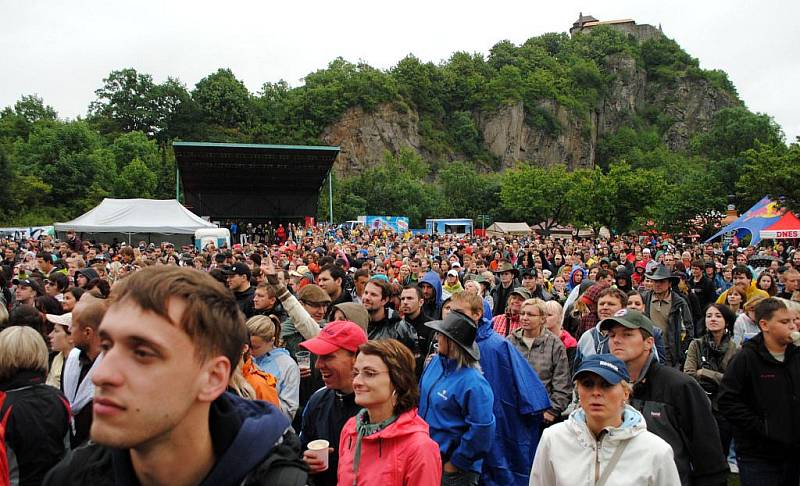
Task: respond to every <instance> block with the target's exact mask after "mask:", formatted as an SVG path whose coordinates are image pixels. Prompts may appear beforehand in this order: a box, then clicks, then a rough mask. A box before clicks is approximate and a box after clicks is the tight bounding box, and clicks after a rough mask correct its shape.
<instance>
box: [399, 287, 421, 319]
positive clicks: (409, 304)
mask: <svg viewBox="0 0 800 486" xmlns="http://www.w3.org/2000/svg"><path fill="white" fill-rule="evenodd" d="M422 303H423V300H422V299H420V298H419V296H418V295H417V291H416V290H414V289H403V292H401V293H400V313H401V314H403V315H404V316H413V315H416V313H417V312H418V311H419V309H420V307H421V306H422Z"/></svg>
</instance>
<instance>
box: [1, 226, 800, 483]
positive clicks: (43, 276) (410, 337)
mask: <svg viewBox="0 0 800 486" xmlns="http://www.w3.org/2000/svg"><path fill="white" fill-rule="evenodd" d="M250 228H252V226H250ZM279 229H283V226H280V227H279ZM287 229H288V230H286V229H284V231H282V232H280V235H279V236H278V231H277V230H276V231H275V232H274V233H272V232H269V231H267V232H262V233H263V234H264V237H263V238H262V237H260V235H258V234H257V232H256V231H255V230H253V237H252V238H251V237H248V236H246V237H244V238H238V237H237V238H235V239H234V242H235V243H234V244H233V245H231V247H227V246H223V247H222V248H217V247H216V246H215V245H208V246H206V247H205V248H195V247H194V246H192V245H184V246H178V247H176V246H175V245H174V244H172V243H169V242H163V243H161V244H158V245H155V244H146V243H145V242H141V243H139V244H138V245H129V244H126V243H118V242H113V243H102V242H95V241H89V240H88V239H81V237H80V235H78V234H76V233H74V232H68V233H66V234H65V235H64V237H63V239H61V240H54V239H51V238H49V237H44V238H43V239H40V240H27V241H13V240H3V241H2V242H0V244H1V245H2V251H3V260H2V262H0V265H2V267H1V268H0V329H1V330H2V331H0V438H2V441H3V443H4V446H5V447H4V449H2V450H0V485H5V484H24V485H28V484H53V485H60V484H93V485H94V484H215V485H217V484H281V485H283V484H286V485H295V484H296V485H305V484H311V485H317V486H327V485H336V484H342V485H344V484H353V485H370V484H381V485H382V486H390V485H439V484H442V485H477V484H482V485H498V486H499V485H503V486H505V485H525V484H530V485H575V484H591V485H603V484H607V485H611V484H613V485H641V484H654V485H678V484H681V485H724V484H726V483H727V479H728V476H729V475H730V474H732V473H737V474H739V478H740V482H741V484H743V485H792V486H797V485H798V484H800V462H798V461H797V460H796V458H797V457H798V453H800V403H798V401H800V398H798V397H800V390H798V386H800V355H798V351H797V350H798V348H797V346H798V345H800V333H798V330H799V329H800V251H797V250H795V249H794V248H793V247H791V246H788V245H784V244H783V243H781V242H779V241H776V242H768V244H762V245H761V246H759V247H752V246H737V245H735V244H724V245H723V244H722V243H713V244H711V243H708V244H703V243H700V242H696V241H682V240H676V239H672V238H668V237H664V236H660V237H657V236H641V237H633V236H630V237H628V236H625V237H614V238H611V239H574V240H562V239H553V238H549V237H542V236H539V235H537V234H535V233H532V234H530V235H527V236H521V237H512V238H502V237H473V236H456V235H434V236H413V235H410V234H405V235H403V234H395V233H392V232H390V231H386V230H380V231H370V230H369V229H364V228H360V227H356V228H354V229H353V230H352V231H347V230H344V229H336V228H333V227H328V226H324V225H318V226H314V227H309V228H299V227H296V226H294V225H290V226H288V227H287ZM248 232H249V229H248V230H246V231H245V232H244V234H245V235H248V234H249V233H248ZM236 233H237V234H242V232H241V231H240V230H239V228H238V227H237V232H236Z"/></svg>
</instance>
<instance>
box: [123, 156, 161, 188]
mask: <svg viewBox="0 0 800 486" xmlns="http://www.w3.org/2000/svg"><path fill="white" fill-rule="evenodd" d="M157 184H158V178H157V177H156V175H155V174H154V173H153V171H151V170H150V168H149V167H147V165H146V164H145V163H144V162H142V161H141V160H139V159H138V158H135V159H133V160H132V161H131V163H129V164H128V165H127V166H125V168H124V169H122V172H120V174H119V177H118V178H117V180H116V184H115V187H114V195H115V196H116V197H118V198H138V197H141V198H152V197H153V194H154V192H155V190H156V186H157Z"/></svg>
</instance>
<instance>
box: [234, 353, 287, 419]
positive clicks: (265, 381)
mask: <svg viewBox="0 0 800 486" xmlns="http://www.w3.org/2000/svg"><path fill="white" fill-rule="evenodd" d="M242 375H244V379H245V380H247V383H250V386H252V387H253V390H255V392H256V399H258V400H264V401H265V402H269V403H271V404H273V405H275V406H276V407H278V408H280V406H281V402H280V399H279V398H278V389H277V385H278V380H276V379H275V377H274V376H273V375H271V374H269V373H265V372H263V371H261V370H260V369H258V368H256V366H255V365H254V364H253V359H252V358H251V357H250V356H248V357H247V360H246V361H245V362H244V363H242Z"/></svg>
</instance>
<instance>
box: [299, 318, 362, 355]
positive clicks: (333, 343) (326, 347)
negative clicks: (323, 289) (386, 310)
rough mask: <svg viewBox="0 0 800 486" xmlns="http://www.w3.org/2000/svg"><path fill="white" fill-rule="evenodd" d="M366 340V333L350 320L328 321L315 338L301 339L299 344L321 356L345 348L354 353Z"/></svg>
mask: <svg viewBox="0 0 800 486" xmlns="http://www.w3.org/2000/svg"><path fill="white" fill-rule="evenodd" d="M366 342H367V333H365V332H364V330H363V329H362V328H361V326H359V325H358V324H356V323H355V322H350V321H333V322H329V323H328V324H327V325H326V326H325V327H323V328H322V331H321V332H320V333H319V334H318V335H317V337H315V338H311V339H309V340H308V341H303V342H302V343H300V346H302V347H304V348H306V349H307V350H309V351H311V352H312V353H314V354H316V355H318V356H323V355H326V354H331V353H335V352H336V351H338V350H339V349H346V350H347V351H350V352H351V353H355V352H356V350H357V349H358V347H359V346H361V345H362V344H365V343H366Z"/></svg>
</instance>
